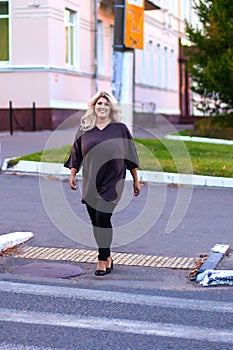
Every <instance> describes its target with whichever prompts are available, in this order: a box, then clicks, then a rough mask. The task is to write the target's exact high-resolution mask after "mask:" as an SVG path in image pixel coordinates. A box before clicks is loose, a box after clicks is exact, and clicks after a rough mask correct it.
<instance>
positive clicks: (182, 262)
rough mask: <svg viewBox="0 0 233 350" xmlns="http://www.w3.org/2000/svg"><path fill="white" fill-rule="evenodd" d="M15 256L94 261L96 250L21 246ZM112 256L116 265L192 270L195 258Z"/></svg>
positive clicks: (119, 254)
mask: <svg viewBox="0 0 233 350" xmlns="http://www.w3.org/2000/svg"><path fill="white" fill-rule="evenodd" d="M17 257H20V258H25V259H39V260H59V261H60V260H62V261H73V262H85V263H96V259H97V252H96V251H94V250H85V249H71V248H49V247H30V246H26V247H24V248H22V250H21V252H20V254H17ZM112 258H113V260H114V264H116V265H126V266H149V267H156V268H169V269H184V270H192V269H193V268H194V266H195V262H196V259H194V258H184V257H173V258H171V257H167V256H154V255H143V254H126V253H115V252H112Z"/></svg>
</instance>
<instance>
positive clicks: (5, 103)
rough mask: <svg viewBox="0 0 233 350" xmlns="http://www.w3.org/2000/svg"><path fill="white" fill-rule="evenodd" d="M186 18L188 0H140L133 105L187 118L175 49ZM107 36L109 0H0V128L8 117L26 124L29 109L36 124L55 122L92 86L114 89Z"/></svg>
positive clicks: (110, 30)
mask: <svg viewBox="0 0 233 350" xmlns="http://www.w3.org/2000/svg"><path fill="white" fill-rule="evenodd" d="M185 19H188V20H189V21H191V20H193V19H192V1H191V0H155V1H147V0H146V1H145V11H144V49H143V50H137V49H136V50H135V52H134V58H135V59H134V79H133V80H134V84H133V90H134V91H133V103H134V109H135V112H137V113H152V114H153V113H154V112H156V113H160V114H164V115H166V116H170V117H171V116H172V117H174V118H175V119H176V121H178V122H179V121H181V120H182V121H184V122H185V121H189V119H190V118H189V117H190V116H191V115H192V112H191V109H190V108H191V107H190V106H191V103H190V101H191V97H190V96H189V95H188V94H187V93H186V95H185V89H186V88H187V89H188V86H185V84H188V82H187V77H185V67H184V66H182V58H181V57H180V42H181V39H182V38H184V37H185V24H184V20H185ZM113 42H114V1H113V0H85V4H84V1H83V0H38V1H34V0H8V1H3V0H0V87H1V94H0V129H1V130H7V129H9V128H10V119H12V122H13V127H14V129H22V130H31V129H32V128H33V116H34V117H35V115H36V128H37V129H54V128H56V127H57V126H58V125H59V124H60V123H61V122H63V121H64V120H65V119H66V118H67V117H69V116H70V115H73V114H74V113H75V112H77V111H80V115H81V114H82V113H83V112H84V111H85V109H86V108H87V101H88V99H89V98H90V97H91V96H92V95H93V94H94V93H95V92H96V91H97V90H100V89H107V90H111V89H112V76H113ZM182 72H183V75H182ZM182 84H183V85H182ZM182 94H183V95H182ZM182 96H183V99H184V101H182ZM184 96H186V97H185V98H186V100H185V98H184ZM187 99H188V101H187ZM182 103H183V104H185V103H186V104H187V103H188V104H189V110H188V109H187V108H186V107H187V106H186V107H185V108H186V109H185V108H184V109H183V110H182ZM33 106H34V109H33ZM34 126H35V125H34Z"/></svg>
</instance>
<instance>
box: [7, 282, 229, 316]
mask: <svg viewBox="0 0 233 350" xmlns="http://www.w3.org/2000/svg"><path fill="white" fill-rule="evenodd" d="M0 291H4V292H10V293H11V292H14V293H18V294H30V295H44V296H48V297H49V296H52V297H63V298H74V299H79V300H92V301H98V302H99V301H100V300H102V297H103V291H102V290H93V289H82V288H73V287H62V286H60V287H59V288H57V287H56V286H48V285H37V284H29V283H14V282H7V281H0ZM104 301H105V302H107V301H109V302H115V303H117V302H119V303H125V304H135V305H148V306H155V307H157V306H158V307H165V308H176V309H188V310H200V311H209V312H220V313H230V314H231V313H233V303H230V302H221V301H210V300H200V299H185V298H174V297H164V296H157V295H145V294H133V293H125V292H112V291H104Z"/></svg>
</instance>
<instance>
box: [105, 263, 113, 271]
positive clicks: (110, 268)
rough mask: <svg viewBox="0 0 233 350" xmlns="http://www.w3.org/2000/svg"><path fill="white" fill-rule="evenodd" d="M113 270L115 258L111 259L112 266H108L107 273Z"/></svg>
mask: <svg viewBox="0 0 233 350" xmlns="http://www.w3.org/2000/svg"><path fill="white" fill-rule="evenodd" d="M112 270H113V260H112V261H111V267H106V274H107V273H110V272H112Z"/></svg>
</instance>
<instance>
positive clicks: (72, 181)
mask: <svg viewBox="0 0 233 350" xmlns="http://www.w3.org/2000/svg"><path fill="white" fill-rule="evenodd" d="M70 188H71V190H74V191H76V190H77V188H78V186H77V179H76V177H75V176H73V175H70Z"/></svg>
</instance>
